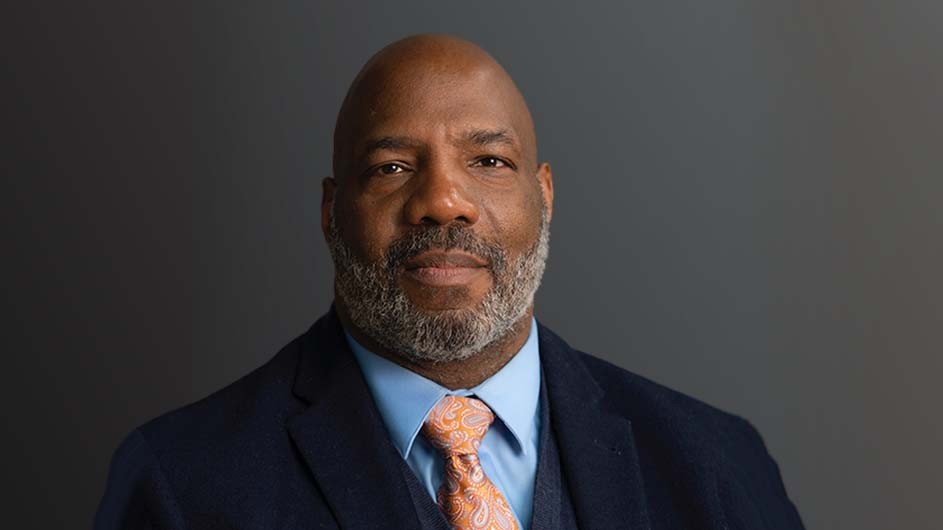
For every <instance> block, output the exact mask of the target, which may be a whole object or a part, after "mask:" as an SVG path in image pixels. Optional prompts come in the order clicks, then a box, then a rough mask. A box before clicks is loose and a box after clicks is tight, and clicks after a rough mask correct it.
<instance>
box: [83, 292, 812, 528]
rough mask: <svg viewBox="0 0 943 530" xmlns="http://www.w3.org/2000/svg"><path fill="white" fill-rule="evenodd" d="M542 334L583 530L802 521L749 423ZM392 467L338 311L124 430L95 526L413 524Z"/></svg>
mask: <svg viewBox="0 0 943 530" xmlns="http://www.w3.org/2000/svg"><path fill="white" fill-rule="evenodd" d="M538 335H539V344H540V357H541V363H542V370H543V374H544V379H545V384H546V386H545V388H546V392H547V399H548V403H549V405H550V411H549V412H550V424H551V427H552V430H553V435H554V437H555V439H556V441H557V446H558V449H559V461H560V465H561V469H562V472H563V475H564V477H565V480H566V482H567V484H568V490H569V496H570V501H571V502H572V507H573V511H574V513H575V516H576V520H577V522H578V524H579V527H580V528H582V529H618V528H625V529H653V530H654V529H663V528H690V529H717V530H720V529H727V530H734V529H744V530H746V529H749V530H763V529H782V530H785V529H799V528H802V523H801V521H800V518H799V514H798V513H797V511H796V509H795V507H794V506H793V504H792V502H790V500H789V498H788V497H787V495H786V491H785V489H784V488H783V483H782V479H781V477H780V474H779V469H778V467H777V465H776V463H775V462H774V461H773V459H772V458H771V457H770V455H769V454H768V453H767V450H766V448H765V446H764V444H763V441H762V439H761V438H760V436H759V434H758V433H757V431H756V430H755V429H754V428H753V427H752V426H751V425H750V424H749V423H748V422H747V421H746V420H743V419H742V418H739V417H737V416H734V415H731V414H727V413H725V412H722V411H719V410H717V409H715V408H712V407H710V406H708V405H706V404H704V403H701V402H699V401H697V400H695V399H693V398H690V397H687V396H685V395H683V394H680V393H678V392H675V391H672V390H670V389H667V388H665V387H663V386H660V385H658V384H656V383H653V382H652V381H649V380H647V379H644V378H642V377H640V376H638V375H635V374H632V373H630V372H627V371H625V370H622V369H620V368H617V367H615V366H613V365H611V364H609V363H606V362H604V361H602V360H599V359H596V358H594V357H591V356H589V355H587V354H585V353H582V352H579V351H576V350H574V349H572V348H571V347H570V346H569V345H567V344H566V343H565V342H564V341H563V340H562V339H560V338H559V337H558V336H556V335H555V334H554V333H553V332H551V331H550V330H549V329H547V328H546V327H545V326H543V325H542V324H541V323H540V322H539V321H538ZM400 460H401V457H400V456H399V454H398V453H397V452H396V449H395V448H394V446H393V444H392V443H391V442H390V440H389V437H388V435H387V432H386V429H385V427H384V424H383V421H382V420H381V418H380V415H379V413H378V411H377V409H376V406H375V405H374V403H373V399H372V397H371V395H370V392H369V390H368V388H367V385H366V383H365V382H364V380H363V377H362V375H361V372H360V369H359V366H358V365H357V363H356V360H355V359H354V357H353V355H352V353H351V352H350V350H349V348H348V346H347V343H346V341H345V340H344V337H343V333H342V328H341V325H340V322H339V320H338V318H337V315H336V313H335V312H334V309H333V307H332V309H331V311H329V312H328V313H327V314H326V315H324V316H323V317H321V318H320V319H319V320H318V321H317V322H315V323H314V325H312V326H311V328H310V329H309V330H308V331H307V332H306V333H304V334H303V335H301V336H299V337H298V338H296V339H295V340H293V341H292V342H291V343H289V344H288V345H287V346H285V347H284V348H283V349H282V350H281V351H279V352H278V354H277V355H275V356H274V357H273V358H272V359H271V360H269V361H268V362H267V363H266V364H264V365H263V366H261V367H260V368H258V369H256V370H255V371H253V372H251V373H250V374H248V375H246V376H245V377H243V378H242V379H240V380H238V381H236V382H235V383H233V384H231V385H229V386H228V387H226V388H224V389H222V390H220V391H218V392H216V393H214V394H212V395H210V396H208V397H206V398H204V399H202V400H200V401H198V402H196V403H193V404H191V405H188V406H186V407H183V408H181V409H178V410H175V411H172V412H169V413H167V414H164V415H162V416H160V417H158V418H156V419H154V420H151V421H150V422H148V423H146V424H144V425H143V426H141V427H139V428H137V429H135V430H134V431H133V432H131V434H130V435H128V437H127V438H126V439H125V440H124V441H123V442H122V443H121V445H120V447H119V448H118V449H117V451H116V452H115V455H114V457H113V460H112V463H111V469H110V471H109V476H108V484H107V487H106V491H105V494H104V497H103V499H102V501H101V504H100V506H99V509H98V513H97V514H96V517H95V530H116V529H175V530H177V529H179V530H183V529H187V530H200V529H266V530H269V529H270V530H276V529H279V530H287V529H315V528H332V529H336V528H344V529H359V528H365V529H366V528H391V529H408V528H418V527H419V522H418V519H417V515H416V509H415V505H414V503H413V501H412V499H411V497H410V493H409V490H408V488H407V487H406V486H405V485H404V480H403V474H402V469H403V467H402V462H401V461H400Z"/></svg>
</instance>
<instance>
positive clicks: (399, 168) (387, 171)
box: [377, 162, 406, 175]
mask: <svg viewBox="0 0 943 530" xmlns="http://www.w3.org/2000/svg"><path fill="white" fill-rule="evenodd" d="M377 171H378V172H380V173H383V174H384V175H396V174H398V173H402V172H403V171H406V168H405V167H403V165H402V164H397V163H395V162H391V163H389V164H383V165H382V166H380V167H378V168H377Z"/></svg>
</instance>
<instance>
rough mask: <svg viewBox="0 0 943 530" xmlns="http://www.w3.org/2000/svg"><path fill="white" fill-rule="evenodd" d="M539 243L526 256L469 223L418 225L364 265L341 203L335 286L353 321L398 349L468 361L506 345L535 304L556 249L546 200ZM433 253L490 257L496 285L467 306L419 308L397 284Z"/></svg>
mask: <svg viewBox="0 0 943 530" xmlns="http://www.w3.org/2000/svg"><path fill="white" fill-rule="evenodd" d="M541 203H542V204H541V215H540V225H539V226H538V230H537V234H536V237H535V238H534V243H533V244H532V245H531V246H530V247H529V248H528V249H527V250H526V251H524V252H523V253H521V255H520V256H518V257H516V258H515V257H513V256H510V255H509V253H508V251H507V250H506V249H505V248H504V247H503V246H502V245H500V244H499V243H496V242H489V241H484V240H483V239H482V238H480V237H478V236H477V234H475V232H474V231H473V229H472V228H471V227H469V226H467V225H463V224H452V225H448V226H433V227H426V228H417V229H416V230H414V231H411V232H409V233H407V234H406V235H404V236H403V237H401V238H399V239H397V240H395V241H394V242H393V243H392V244H391V245H390V246H389V248H388V249H387V251H386V252H385V253H384V254H383V256H381V257H380V258H379V259H378V260H376V261H375V262H372V263H371V262H365V261H363V260H361V259H360V258H359V257H358V256H357V255H356V254H355V253H354V252H353V249H352V248H351V247H350V246H349V245H347V243H346V242H345V241H344V239H343V236H342V233H341V231H340V229H339V227H338V226H337V223H336V218H335V215H334V208H333V205H332V207H331V212H330V228H329V238H328V248H329V249H330V252H331V257H332V259H333V261H334V268H335V277H334V285H335V289H336V292H337V295H338V296H339V297H340V298H341V299H342V300H343V303H344V305H345V307H346V309H347V312H348V316H349V317H350V320H351V321H352V322H353V324H354V325H355V326H356V327H357V328H358V329H359V330H360V331H362V332H363V333H365V334H366V335H367V336H369V337H370V338H371V339H373V340H375V341H376V342H377V343H379V344H380V345H382V346H383V347H385V348H387V349H389V350H390V351H393V352H396V353H397V354H399V355H403V356H404V357H406V358H409V359H411V360H414V361H420V362H423V361H424V362H434V363H440V362H449V361H459V360H463V359H467V358H469V357H471V356H472V355H475V354H476V353H478V352H480V351H482V350H484V349H485V348H487V347H488V346H490V345H491V344H494V343H496V342H499V341H501V340H502V339H504V338H505V337H506V336H507V335H508V334H509V333H511V332H512V331H513V329H514V326H515V324H517V323H518V322H519V321H520V320H521V318H522V317H523V316H524V315H526V313H527V311H528V309H529V308H530V306H531V305H532V304H533V301H534V294H535V293H536V292H537V288H538V287H539V286H540V281H541V278H542V277H543V272H544V269H545V267H546V261H547V256H548V255H549V250H550V249H549V247H550V222H549V219H548V213H547V205H546V203H545V202H544V201H543V200H542V198H541ZM431 249H445V250H450V249H457V250H462V251H465V252H468V253H471V254H474V255H476V256H479V257H481V258H483V259H484V260H486V262H487V263H488V267H489V269H490V273H491V275H492V284H491V287H490V288H489V289H488V291H487V292H486V293H485V295H484V297H483V298H482V300H481V301H480V302H479V303H477V304H476V305H475V306H474V307H470V308H466V309H448V310H439V311H434V310H427V309H423V308H420V307H418V306H417V305H416V304H415V303H413V302H412V300H410V298H409V296H408V295H407V294H406V293H405V292H404V290H403V289H402V288H401V287H400V286H399V284H398V283H397V275H398V274H399V273H401V272H402V270H403V266H402V264H403V262H404V261H405V260H407V259H409V258H411V257H413V256H416V255H418V254H420V253H422V252H425V251H427V250H431Z"/></svg>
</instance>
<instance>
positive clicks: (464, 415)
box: [422, 396, 520, 530]
mask: <svg viewBox="0 0 943 530" xmlns="http://www.w3.org/2000/svg"><path fill="white" fill-rule="evenodd" d="M493 421H494V413H493V412H491V409H489V408H488V405H485V404H484V403H483V402H481V401H480V400H477V399H474V398H468V397H458V396H445V397H444V398H442V399H441V400H440V401H439V402H438V403H436V405H435V407H433V408H432V410H431V411H430V412H429V417H428V418H426V422H425V423H424V424H423V426H422V435H423V436H425V438H426V439H427V440H429V443H431V444H432V446H433V447H435V448H436V449H438V451H439V453H441V454H442V456H444V457H445V477H443V480H442V485H441V486H439V491H438V494H437V495H436V502H437V503H438V504H439V508H440V509H441V510H442V513H443V514H444V515H445V518H446V519H447V520H448V521H449V523H450V524H451V525H452V527H453V528H455V529H456V530H478V529H487V530H520V529H519V527H518V526H517V520H516V519H515V518H514V515H513V513H512V512H511V507H510V506H508V502H507V501H506V500H505V499H504V496H503V495H501V492H500V491H498V488H497V487H496V486H495V485H494V483H492V482H491V481H490V480H489V479H488V477H487V476H485V472H484V470H483V469H481V462H479V461H478V446H479V445H481V439H482V438H484V437H485V433H486V432H488V427H490V426H491V422H493Z"/></svg>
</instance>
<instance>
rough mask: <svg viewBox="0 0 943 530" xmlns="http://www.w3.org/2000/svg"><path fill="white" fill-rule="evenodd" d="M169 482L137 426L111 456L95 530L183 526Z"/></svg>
mask: <svg viewBox="0 0 943 530" xmlns="http://www.w3.org/2000/svg"><path fill="white" fill-rule="evenodd" d="M185 528H186V527H185V524H184V521H183V516H182V514H181V512H180V508H179V506H178V504H177V500H176V498H175V497H174V494H173V492H172V491H171V489H170V484H169V483H168V482H167V478H166V477H165V476H164V474H163V472H162V471H161V468H160V463H159V461H158V459H157V457H156V455H155V454H154V452H153V451H152V450H151V448H150V446H149V445H148V443H147V440H146V439H145V438H144V436H143V435H142V434H141V433H140V432H139V431H138V430H134V431H132V432H131V434H129V435H128V436H127V437H126V438H125V439H124V441H122V442H121V445H120V446H118V449H117V450H116V451H115V453H114V456H113V457H112V459H111V466H110V468H109V471H108V482H107V484H106V486H105V494H104V496H103V497H102V500H101V503H100V504H99V506H98V511H97V513H96V514H95V522H94V530H184V529H185Z"/></svg>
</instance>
